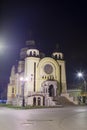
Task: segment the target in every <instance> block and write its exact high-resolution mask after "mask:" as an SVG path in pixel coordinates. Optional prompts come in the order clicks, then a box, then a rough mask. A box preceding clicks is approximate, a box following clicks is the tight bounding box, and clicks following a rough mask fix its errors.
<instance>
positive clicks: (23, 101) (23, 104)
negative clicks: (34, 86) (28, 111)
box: [22, 81, 25, 107]
mask: <svg viewBox="0 0 87 130" xmlns="http://www.w3.org/2000/svg"><path fill="white" fill-rule="evenodd" d="M24 106H25V99H24V81H23V84H22V107H24Z"/></svg>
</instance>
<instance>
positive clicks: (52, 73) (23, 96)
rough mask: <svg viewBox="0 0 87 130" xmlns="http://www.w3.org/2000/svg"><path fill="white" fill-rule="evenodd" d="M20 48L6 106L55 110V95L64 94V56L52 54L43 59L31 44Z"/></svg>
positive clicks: (43, 56)
mask: <svg viewBox="0 0 87 130" xmlns="http://www.w3.org/2000/svg"><path fill="white" fill-rule="evenodd" d="M27 44H28V47H26V48H22V49H21V52H20V60H19V62H18V65H17V66H16V67H15V66H13V67H12V69H11V75H10V82H9V84H8V91H7V103H8V104H13V105H18V106H21V105H23V102H24V105H25V106H27V105H30V106H33V105H40V106H43V105H45V106H55V105H56V104H55V101H54V100H53V99H54V98H55V97H57V96H58V95H62V94H63V95H66V94H67V84H66V69H65V61H64V57H63V53H61V52H58V51H55V52H53V53H52V56H51V57H45V55H44V54H43V53H41V52H40V51H39V50H38V49H36V47H35V42H34V41H33V40H31V41H27Z"/></svg>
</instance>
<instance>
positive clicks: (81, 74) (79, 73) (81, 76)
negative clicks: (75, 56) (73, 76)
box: [77, 72, 86, 92]
mask: <svg viewBox="0 0 87 130" xmlns="http://www.w3.org/2000/svg"><path fill="white" fill-rule="evenodd" d="M77 77H79V78H81V79H83V81H84V87H85V92H86V80H85V78H84V74H83V73H82V72H78V73H77Z"/></svg>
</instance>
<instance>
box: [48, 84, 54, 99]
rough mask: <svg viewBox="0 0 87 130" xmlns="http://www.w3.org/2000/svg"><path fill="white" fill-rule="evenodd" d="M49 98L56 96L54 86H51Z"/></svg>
mask: <svg viewBox="0 0 87 130" xmlns="http://www.w3.org/2000/svg"><path fill="white" fill-rule="evenodd" d="M49 96H50V97H53V96H54V87H53V85H50V86H49Z"/></svg>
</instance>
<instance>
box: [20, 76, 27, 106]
mask: <svg viewBox="0 0 87 130" xmlns="http://www.w3.org/2000/svg"><path fill="white" fill-rule="evenodd" d="M27 80H28V79H27V78H24V77H21V78H20V81H21V82H22V106H23V107H24V106H25V97H24V87H25V82H26V81H27Z"/></svg>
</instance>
